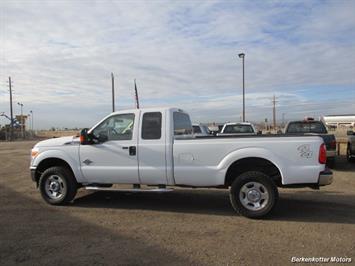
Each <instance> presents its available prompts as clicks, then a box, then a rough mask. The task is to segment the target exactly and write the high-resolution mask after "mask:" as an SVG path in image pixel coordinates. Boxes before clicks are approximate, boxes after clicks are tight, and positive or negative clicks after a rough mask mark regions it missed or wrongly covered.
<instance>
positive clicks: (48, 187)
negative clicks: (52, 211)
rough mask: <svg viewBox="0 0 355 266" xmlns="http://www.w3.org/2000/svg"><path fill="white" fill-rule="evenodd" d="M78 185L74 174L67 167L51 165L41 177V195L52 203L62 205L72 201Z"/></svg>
mask: <svg viewBox="0 0 355 266" xmlns="http://www.w3.org/2000/svg"><path fill="white" fill-rule="evenodd" d="M77 187H78V184H77V182H76V180H75V178H74V176H73V174H72V173H71V171H70V170H68V169H67V168H65V167H60V166H54V167H50V168H48V169H46V170H45V171H44V172H43V174H42V175H41V178H40V179H39V189H40V191H41V195H42V197H43V199H44V200H45V201H46V202H47V203H49V204H51V205H62V204H66V203H68V202H70V201H72V200H73V199H74V197H75V195H76V191H77Z"/></svg>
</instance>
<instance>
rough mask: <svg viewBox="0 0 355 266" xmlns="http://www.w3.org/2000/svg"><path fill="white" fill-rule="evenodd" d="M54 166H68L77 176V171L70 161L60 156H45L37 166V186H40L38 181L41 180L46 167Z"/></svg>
mask: <svg viewBox="0 0 355 266" xmlns="http://www.w3.org/2000/svg"><path fill="white" fill-rule="evenodd" d="M53 166H62V167H65V168H67V169H68V170H69V171H70V172H71V173H72V174H73V176H74V178H75V173H74V171H73V169H72V167H71V166H70V164H69V163H68V162H66V161H65V160H63V159H61V158H58V157H49V158H45V159H43V160H42V161H40V162H39V164H38V165H37V167H36V171H35V180H36V183H37V186H38V182H39V179H40V177H41V175H42V173H43V172H44V171H45V170H46V169H48V168H50V167H53Z"/></svg>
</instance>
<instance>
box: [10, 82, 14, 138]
mask: <svg viewBox="0 0 355 266" xmlns="http://www.w3.org/2000/svg"><path fill="white" fill-rule="evenodd" d="M9 89H10V118H11V121H10V140H11V141H12V140H14V114H13V111H12V84H11V77H9Z"/></svg>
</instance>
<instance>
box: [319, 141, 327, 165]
mask: <svg viewBox="0 0 355 266" xmlns="http://www.w3.org/2000/svg"><path fill="white" fill-rule="evenodd" d="M318 161H319V163H320V164H325V163H326V162H327V150H326V148H325V144H324V143H322V145H320V147H319V157H318Z"/></svg>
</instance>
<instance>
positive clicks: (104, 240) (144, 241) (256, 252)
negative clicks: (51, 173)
mask: <svg viewBox="0 0 355 266" xmlns="http://www.w3.org/2000/svg"><path fill="white" fill-rule="evenodd" d="M33 144H34V142H14V143H4V142H2V143H0V162H1V168H0V265H15V264H23V265H46V264H51V265H81V264H85V265H88V264H90V265H117V264H129V265H141V264H149V265H151V264H159V265H160V264H163V265H166V264H172V265H175V264H176V265H181V264H184V265H185V264H188V265H190V264H193V265H246V264H247V265H249V264H251V265H253V264H257V265H259V264H263V265H264V264H266V265H270V264H272V265H285V264H290V263H291V258H292V257H332V256H336V257H347V258H352V263H354V261H355V225H354V224H355V163H353V164H349V163H347V162H346V161H345V159H344V158H339V159H338V161H337V166H336V168H335V170H334V174H335V180H334V183H333V184H332V185H331V186H328V187H324V188H321V189H320V190H319V191H316V190H311V189H292V190H291V189H282V190H280V201H279V203H278V205H277V208H276V210H275V212H274V214H273V215H272V216H271V217H269V218H268V219H265V220H250V219H246V218H244V217H240V216H238V215H236V214H235V213H234V212H233V210H232V207H231V206H230V203H229V200H228V191H226V190H215V189H203V190H198V189H177V190H175V191H173V192H170V193H165V194H152V193H149V194H148V193H145V194H143V193H142V194H129V193H118V192H115V193H113V192H96V193H92V192H86V191H80V192H79V193H78V195H77V197H76V200H75V201H74V203H73V204H71V205H69V206H64V207H53V206H49V205H47V204H45V203H44V201H43V200H42V199H41V197H40V194H39V193H38V191H37V190H36V188H35V185H34V184H33V183H32V181H31V180H30V177H29V170H28V166H29V150H30V148H31V147H32V146H33Z"/></svg>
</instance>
